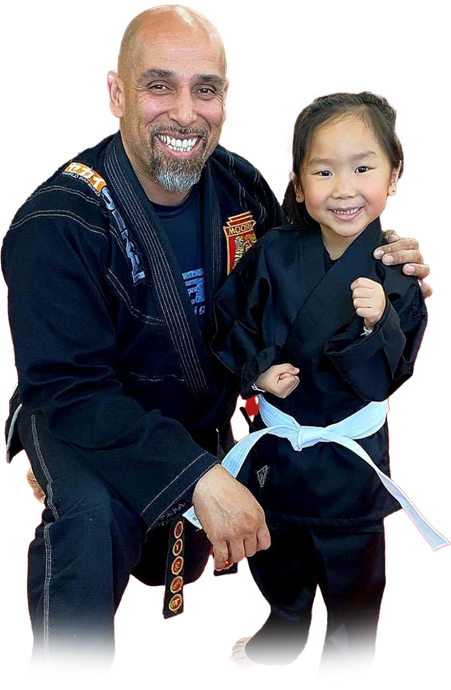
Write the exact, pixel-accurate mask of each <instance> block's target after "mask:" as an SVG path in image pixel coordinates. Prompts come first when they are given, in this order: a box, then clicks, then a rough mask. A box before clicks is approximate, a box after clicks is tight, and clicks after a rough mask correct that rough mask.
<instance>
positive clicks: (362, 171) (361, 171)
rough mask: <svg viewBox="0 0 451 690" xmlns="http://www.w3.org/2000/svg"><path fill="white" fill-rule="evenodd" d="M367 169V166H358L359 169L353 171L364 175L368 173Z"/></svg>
mask: <svg viewBox="0 0 451 690" xmlns="http://www.w3.org/2000/svg"><path fill="white" fill-rule="evenodd" d="M369 169H370V168H369V167H368V166H367V165H359V167H358V168H356V169H355V172H357V173H366V172H368V170H369Z"/></svg>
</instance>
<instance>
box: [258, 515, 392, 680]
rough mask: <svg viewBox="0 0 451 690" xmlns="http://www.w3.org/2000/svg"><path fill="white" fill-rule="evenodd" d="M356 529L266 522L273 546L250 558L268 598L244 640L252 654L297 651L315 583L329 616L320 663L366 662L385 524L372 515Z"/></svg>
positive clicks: (381, 582)
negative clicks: (263, 617)
mask: <svg viewBox="0 0 451 690" xmlns="http://www.w3.org/2000/svg"><path fill="white" fill-rule="evenodd" d="M357 530H358V531H357ZM357 530H356V531H350V530H346V531H345V530H343V529H336V528H329V527H327V528H326V527H323V528H320V527H307V526H304V525H295V524H293V523H290V524H287V523H285V524H281V525H277V526H271V525H270V532H271V540H272V541H271V547H270V548H269V550H268V551H260V552H258V553H257V554H256V555H255V556H253V557H252V558H250V559H249V565H250V569H251V572H252V575H253V577H254V579H255V581H256V583H257V585H258V587H259V588H260V591H261V592H262V594H263V595H264V597H265V598H266V599H267V601H268V602H269V604H270V605H271V613H270V615H269V618H268V619H267V621H266V623H265V624H264V625H263V627H262V628H261V629H260V630H259V631H258V632H257V633H256V634H255V635H254V636H253V637H252V639H251V640H249V642H248V643H247V644H246V654H247V656H248V657H249V658H250V659H252V660H253V661H256V662H258V663H262V664H288V663H290V662H292V661H294V660H295V659H296V657H297V656H299V654H300V653H301V652H302V650H303V648H304V646H305V644H306V642H307V638H308V633H309V627H310V621H311V612H312V605H313V600H314V597H315V592H316V588H317V586H319V588H320V589H321V593H322V595H323V598H324V601H325V604H326V607H327V616H328V622H327V632H326V640H325V644H324V650H323V658H322V667H323V669H324V668H326V667H327V666H328V662H338V663H339V664H342V662H343V664H347V662H352V663H353V664H355V663H359V664H360V663H361V664H363V666H366V665H368V664H369V663H370V662H371V660H372V658H373V656H374V648H375V641H376V631H377V622H378V618H379V610H380V605H381V600H382V595H383V591H384V587H385V540H384V529H383V524H382V522H378V523H373V524H371V525H369V526H367V527H359V528H357Z"/></svg>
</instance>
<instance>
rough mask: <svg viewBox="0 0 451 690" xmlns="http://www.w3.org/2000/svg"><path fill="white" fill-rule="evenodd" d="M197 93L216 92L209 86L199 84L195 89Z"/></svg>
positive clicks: (208, 94)
mask: <svg viewBox="0 0 451 690" xmlns="http://www.w3.org/2000/svg"><path fill="white" fill-rule="evenodd" d="M197 93H198V94H200V95H201V96H214V95H215V93H216V92H215V90H214V89H212V88H211V86H200V87H199V88H198V89H197Z"/></svg>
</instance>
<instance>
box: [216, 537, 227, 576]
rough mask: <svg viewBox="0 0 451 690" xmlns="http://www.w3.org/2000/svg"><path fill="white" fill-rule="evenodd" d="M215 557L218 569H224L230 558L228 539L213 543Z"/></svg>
mask: <svg viewBox="0 0 451 690" xmlns="http://www.w3.org/2000/svg"><path fill="white" fill-rule="evenodd" d="M213 558H214V561H215V568H216V570H224V568H225V567H226V566H227V561H228V560H229V547H228V545H227V542H226V541H222V542H216V543H215V544H213Z"/></svg>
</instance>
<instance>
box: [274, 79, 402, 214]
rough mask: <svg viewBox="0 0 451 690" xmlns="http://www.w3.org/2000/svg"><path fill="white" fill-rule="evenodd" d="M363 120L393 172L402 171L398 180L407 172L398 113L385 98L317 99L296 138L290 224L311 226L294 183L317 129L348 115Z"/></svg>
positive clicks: (288, 197)
mask: <svg viewBox="0 0 451 690" xmlns="http://www.w3.org/2000/svg"><path fill="white" fill-rule="evenodd" d="M352 114H355V115H356V116H357V117H360V118H361V119H362V120H363V121H364V122H365V123H366V124H367V125H368V126H369V127H370V128H371V129H372V131H373V133H374V136H375V137H376V139H377V141H378V142H379V144H380V145H381V146H382V148H383V149H384V151H385V153H386V154H387V156H388V159H389V161H390V165H391V167H392V169H397V168H398V167H399V177H401V174H402V171H403V168H404V154H403V151H402V146H401V143H400V141H399V139H398V137H397V135H396V131H395V123H396V111H395V110H394V109H393V108H392V107H391V105H390V104H389V103H388V101H387V100H386V99H385V98H383V97H382V96H376V95H375V94H374V93H370V92H368V91H363V92H362V93H333V94H331V95H329V96H321V97H320V98H316V99H315V100H314V101H313V103H311V104H310V105H308V106H307V107H306V108H304V110H302V112H301V113H300V114H299V115H298V118H297V120H296V122H295V125H294V135H293V172H292V180H290V182H289V184H288V187H287V190H286V192H285V197H284V200H283V204H282V208H283V210H284V212H285V214H286V216H287V218H288V220H289V221H290V223H301V224H305V223H307V224H311V222H312V219H311V218H310V216H309V215H308V213H307V210H306V208H305V204H304V202H302V203H298V202H297V201H296V192H295V189H294V184H293V182H298V181H299V177H300V172H301V170H302V166H303V164H304V162H305V158H306V155H307V154H308V150H309V148H310V144H311V142H312V138H313V135H314V133H315V132H316V130H317V128H318V127H320V126H321V125H323V124H324V123H326V122H327V121H329V120H335V119H337V120H339V119H341V118H342V117H345V116H347V115H352Z"/></svg>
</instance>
